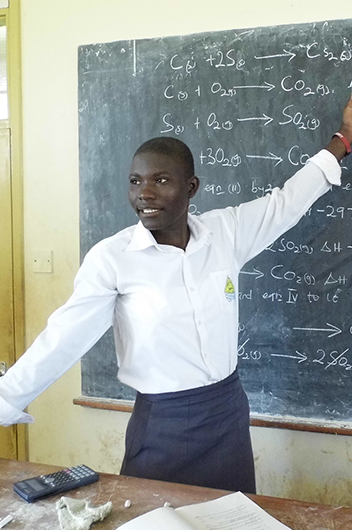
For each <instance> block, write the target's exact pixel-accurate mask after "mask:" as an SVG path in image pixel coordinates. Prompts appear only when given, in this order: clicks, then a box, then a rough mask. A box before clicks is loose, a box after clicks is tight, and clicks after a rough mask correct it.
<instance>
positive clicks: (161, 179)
mask: <svg viewBox="0 0 352 530" xmlns="http://www.w3.org/2000/svg"><path fill="white" fill-rule="evenodd" d="M167 181H168V179H167V178H165V177H160V178H158V180H157V182H158V184H165V183H166V182H167Z"/></svg>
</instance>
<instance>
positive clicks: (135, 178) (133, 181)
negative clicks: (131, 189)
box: [130, 177, 139, 186]
mask: <svg viewBox="0 0 352 530" xmlns="http://www.w3.org/2000/svg"><path fill="white" fill-rule="evenodd" d="M130 184H131V185H132V186H135V185H137V184H139V179H137V177H131V178H130Z"/></svg>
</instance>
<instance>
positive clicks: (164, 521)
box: [120, 507, 194, 530]
mask: <svg viewBox="0 0 352 530" xmlns="http://www.w3.org/2000/svg"><path fill="white" fill-rule="evenodd" d="M120 528H121V530H122V529H123V530H165V529H167V530H194V527H193V526H190V525H189V524H188V523H187V522H186V521H185V520H183V519H182V518H181V517H179V516H178V515H177V512H176V511H175V510H174V509H173V508H166V507H162V508H157V509H156V510H153V511H151V512H148V513H145V514H144V515H140V516H139V517H136V518H135V519H132V521H129V522H128V523H125V524H123V525H122V526H121V527H120Z"/></svg>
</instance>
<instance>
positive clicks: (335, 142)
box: [326, 94, 352, 162]
mask: <svg viewBox="0 0 352 530" xmlns="http://www.w3.org/2000/svg"><path fill="white" fill-rule="evenodd" d="M338 133H340V134H342V138H339V136H335V135H334V136H333V137H332V138H331V140H330V142H329V144H328V145H327V146H326V150H327V151H330V153H332V154H333V155H334V156H335V157H336V158H337V161H338V162H340V161H341V160H342V159H343V157H344V156H346V154H348V145H350V146H351V144H352V94H351V97H350V99H349V100H348V102H347V105H346V106H345V108H344V109H343V114H342V123H341V126H340V128H339V130H338ZM346 144H347V145H346Z"/></svg>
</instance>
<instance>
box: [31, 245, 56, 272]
mask: <svg viewBox="0 0 352 530" xmlns="http://www.w3.org/2000/svg"><path fill="white" fill-rule="evenodd" d="M32 268H33V272H41V273H44V274H50V273H52V272H53V251H52V250H34V251H33V260H32Z"/></svg>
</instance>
